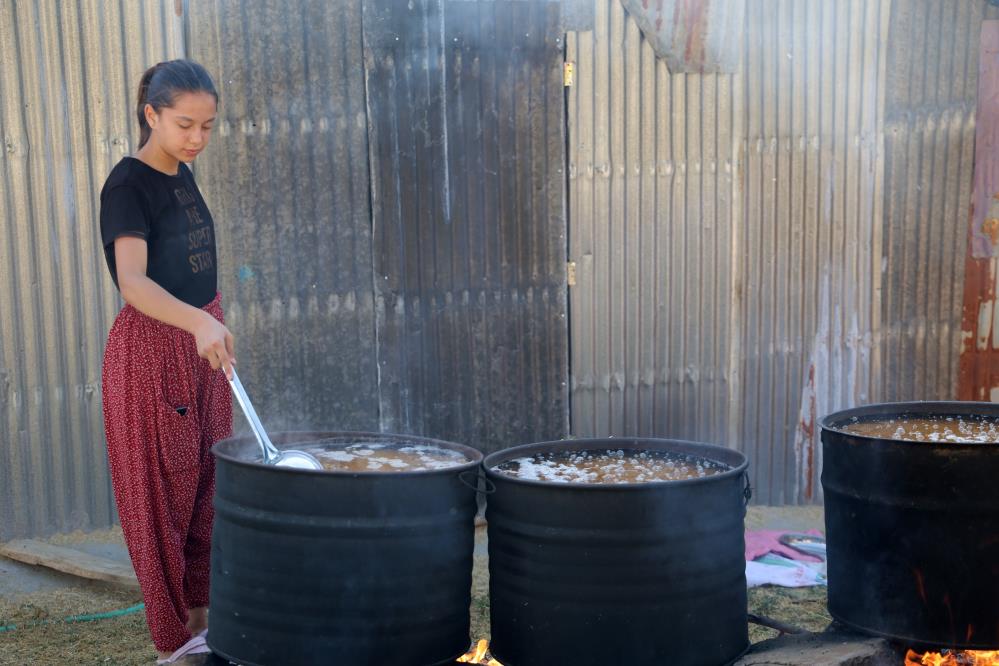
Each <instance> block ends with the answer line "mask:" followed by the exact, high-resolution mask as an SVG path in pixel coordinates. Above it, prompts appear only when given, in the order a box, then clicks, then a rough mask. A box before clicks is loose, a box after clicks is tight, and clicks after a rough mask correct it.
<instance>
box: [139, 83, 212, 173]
mask: <svg viewBox="0 0 999 666" xmlns="http://www.w3.org/2000/svg"><path fill="white" fill-rule="evenodd" d="M216 108H217V104H216V102H215V97H214V95H210V94H209V93H206V92H191V93H181V94H180V95H178V96H177V98H176V99H174V101H173V106H172V107H164V108H162V109H160V111H159V113H157V112H156V111H155V110H154V109H153V107H152V106H150V105H149V104H147V105H146V122H148V123H149V127H150V128H151V129H152V134H151V136H150V140H151V141H156V143H157V145H158V146H159V147H160V148H161V149H162V150H163V151H164V152H165V153H167V154H168V155H170V156H171V157H173V158H175V159H176V160H177V161H178V162H193V161H194V158H195V157H197V156H198V153H200V152H201V151H202V150H204V149H205V146H207V145H208V139H209V138H210V137H211V134H212V125H213V124H214V123H215V112H216Z"/></svg>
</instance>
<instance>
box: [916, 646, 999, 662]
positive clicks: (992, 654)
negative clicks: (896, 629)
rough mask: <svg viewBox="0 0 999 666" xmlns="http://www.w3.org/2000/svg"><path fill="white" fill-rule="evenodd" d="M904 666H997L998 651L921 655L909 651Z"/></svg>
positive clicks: (952, 651) (957, 651) (948, 652)
mask: <svg viewBox="0 0 999 666" xmlns="http://www.w3.org/2000/svg"><path fill="white" fill-rule="evenodd" d="M905 666H999V650H966V651H960V650H944V651H943V652H942V653H941V652H926V653H924V654H922V655H920V654H919V653H918V652H913V651H912V650H909V651H908V652H907V653H906V654H905Z"/></svg>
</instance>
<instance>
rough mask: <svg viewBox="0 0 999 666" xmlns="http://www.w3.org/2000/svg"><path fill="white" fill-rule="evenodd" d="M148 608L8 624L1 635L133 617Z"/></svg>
mask: <svg viewBox="0 0 999 666" xmlns="http://www.w3.org/2000/svg"><path fill="white" fill-rule="evenodd" d="M145 607H146V605H145V604H135V605H134V606H129V607H128V608H119V609H118V610H113V611H107V612H106V613H90V614H89V615H70V616H68V617H64V618H62V619H61V620H32V621H31V622H25V623H23V624H8V625H5V626H2V627H0V633H3V632H5V631H14V630H15V629H23V628H25V627H37V626H39V625H43V624H55V623H57V622H93V621H94V620H107V619H109V618H112V617H121V616H122V615H131V614H132V613H138V612H139V611H140V610H143V609H144V608H145Z"/></svg>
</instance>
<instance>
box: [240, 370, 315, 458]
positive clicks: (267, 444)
mask: <svg viewBox="0 0 999 666" xmlns="http://www.w3.org/2000/svg"><path fill="white" fill-rule="evenodd" d="M229 386H230V387H232V392H233V393H234V394H235V396H236V402H238V403H239V406H240V407H242V408H243V413H244V414H246V420H247V421H249V422H250V429H251V430H253V435H254V437H256V438H257V443H258V444H260V449H261V450H262V451H263V453H264V464H265V465H276V466H278V467H294V468H296V469H322V468H323V464H322V463H321V462H319V459H318V458H316V457H315V456H314V455H312V454H311V453H306V452H305V451H298V450H295V449H286V450H284V451H280V450H278V448H277V447H276V446H274V444H273V443H272V442H271V438H270V437H268V436H267V432H266V431H265V430H264V426H263V425H262V424H261V423H260V418H258V417H257V410H255V409H254V408H253V405H252V404H251V403H250V398H249V396H247V395H246V389H244V388H243V383H242V382H240V381H239V375H237V374H236V369H235V368H233V370H232V379H230V380H229Z"/></svg>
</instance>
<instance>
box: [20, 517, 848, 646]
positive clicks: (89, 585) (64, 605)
mask: <svg viewBox="0 0 999 666" xmlns="http://www.w3.org/2000/svg"><path fill="white" fill-rule="evenodd" d="M821 515H822V514H821V510H820V509H818V510H816V509H771V508H754V509H751V510H750V514H749V516H747V520H746V525H747V528H750V529H753V528H762V527H767V528H771V529H774V528H777V527H780V528H785V529H789V530H798V529H805V528H808V527H819V528H821V527H822V523H821ZM478 532H480V533H482V534H480V535H479V537H478V538H477V541H478V542H479V545H478V547H477V548H476V554H475V556H474V561H475V568H474V571H473V581H472V605H471V627H472V628H471V632H470V633H471V637H472V639H473V640H474V639H479V638H486V639H488V638H489V583H488V570H487V568H488V558H487V557H486V555H485V548H484V544H483V543H482V542H483V541H484V539H483V538H482V537H483V536H484V528H480V529H479V530H478ZM87 538H88V536H87V535H62V536H60V537H56V538H53V539H52V541H53V542H54V543H59V544H61V545H68V546H73V545H74V544H79V543H80V542H81V541H82V540H85V539H87ZM96 538H98V539H102V540H104V541H113V540H114V539H116V538H117V539H119V540H120V532H115V531H109V532H106V533H103V534H101V535H98V536H97V537H96ZM4 563H7V564H8V565H9V564H10V563H9V561H8V560H4V559H3V558H0V576H3V575H5V574H3V570H4V566H3V565H4ZM62 580H63V583H62V584H60V585H59V586H58V587H56V588H55V589H40V590H36V591H33V592H22V593H16V594H9V593H6V592H5V593H4V594H3V595H2V596H0V629H3V630H2V631H0V664H2V665H4V666H6V665H10V666H26V665H29V664H30V665H32V666H33V665H40V666H47V665H49V664H52V665H56V664H60V665H61V664H71V665H74V666H75V665H80V666H89V665H98V664H99V665H101V666H108V665H121V666H131V665H133V664H143V665H146V664H152V663H153V662H154V661H155V658H156V654H155V652H154V651H153V647H152V644H151V642H150V641H149V635H148V632H147V629H146V623H145V615H144V613H143V612H142V611H138V612H135V611H132V612H128V613H125V614H119V615H115V616H113V617H107V618H101V619H91V620H87V621H69V622H67V621H65V618H67V617H71V616H79V615H94V614H99V613H113V612H116V611H118V612H120V611H123V610H125V609H129V608H130V607H133V606H134V605H135V604H138V603H140V602H141V598H140V597H139V594H138V592H134V591H129V590H123V589H121V588H117V587H115V586H113V585H109V584H103V583H95V582H91V581H84V580H81V579H75V578H72V577H69V576H65V577H63V578H62ZM749 611H750V613H756V614H759V615H766V616H768V617H771V618H774V619H777V620H782V621H784V622H787V623H789V624H793V625H797V626H799V627H802V628H805V629H809V630H813V631H821V630H822V629H824V628H825V627H826V626H827V625H828V623H829V622H830V618H829V615H828V613H827V612H826V591H825V588H824V587H812V588H798V589H787V588H777V587H769V586H768V587H762V588H754V589H751V590H749ZM11 625H16V628H15V629H10V628H9V627H10V626H11ZM749 631H750V640H752V642H754V643H755V642H758V641H761V640H764V639H766V638H772V637H774V636H776V635H777V632H776V631H774V630H772V629H766V628H764V627H759V626H757V625H754V624H750V625H749Z"/></svg>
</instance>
